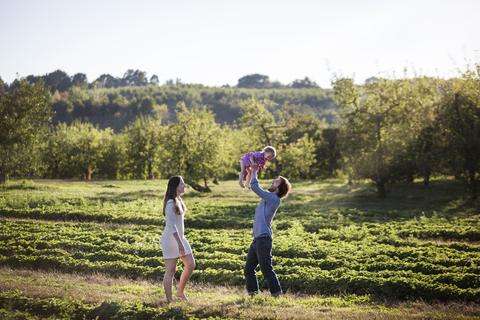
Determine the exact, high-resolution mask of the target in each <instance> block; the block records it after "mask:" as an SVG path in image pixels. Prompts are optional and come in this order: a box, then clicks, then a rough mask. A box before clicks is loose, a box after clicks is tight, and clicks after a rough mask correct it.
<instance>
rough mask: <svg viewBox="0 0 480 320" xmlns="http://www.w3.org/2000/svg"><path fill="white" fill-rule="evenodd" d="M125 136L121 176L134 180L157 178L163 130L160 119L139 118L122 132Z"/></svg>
mask: <svg viewBox="0 0 480 320" xmlns="http://www.w3.org/2000/svg"><path fill="white" fill-rule="evenodd" d="M124 134H125V135H127V138H126V139H127V140H126V149H125V156H126V161H125V165H124V166H123V175H125V176H129V177H130V178H134V179H155V178H156V177H157V178H158V177H159V175H160V172H159V171H158V167H159V162H160V161H161V158H160V154H161V153H162V151H163V148H162V142H161V139H162V134H163V128H162V125H161V119H160V118H152V117H151V116H140V118H138V119H137V120H136V121H135V122H133V123H132V124H131V125H130V126H128V127H127V128H126V129H125V130H124Z"/></svg>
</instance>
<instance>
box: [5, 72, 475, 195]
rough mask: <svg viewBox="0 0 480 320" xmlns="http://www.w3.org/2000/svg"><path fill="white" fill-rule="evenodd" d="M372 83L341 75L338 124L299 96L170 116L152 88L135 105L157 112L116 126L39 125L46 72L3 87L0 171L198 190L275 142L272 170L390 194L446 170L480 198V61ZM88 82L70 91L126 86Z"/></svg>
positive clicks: (100, 93) (178, 109) (45, 105)
mask: <svg viewBox="0 0 480 320" xmlns="http://www.w3.org/2000/svg"><path fill="white" fill-rule="evenodd" d="M370 80H371V81H368V82H366V83H365V84H363V85H356V84H354V81H353V79H350V78H340V77H338V78H334V79H333V82H332V84H333V90H332V91H333V92H334V96H333V98H334V101H335V103H336V105H338V106H339V110H340V111H339V114H338V119H339V122H338V123H333V124H330V123H327V122H326V121H325V120H324V119H322V120H319V118H318V117H317V116H315V115H313V114H311V113H307V112H301V110H300V108H301V105H300V104H292V103H289V102H288V101H287V100H285V102H284V103H283V104H282V105H281V106H280V107H279V106H278V103H277V102H276V101H275V100H273V99H268V98H258V97H257V96H254V97H249V96H248V95H246V96H245V97H244V98H243V99H238V114H239V116H238V117H237V118H236V120H235V121H232V122H231V123H223V124H221V123H220V122H219V121H218V119H217V118H216V114H215V112H214V111H213V110H212V108H208V107H206V106H201V105H193V103H191V102H190V104H188V102H189V101H188V100H187V101H179V102H177V103H176V105H175V108H174V112H175V116H174V117H170V115H169V113H168V112H165V110H168V108H169V106H168V105H167V106H166V107H165V106H163V107H162V106H161V105H158V104H157V100H156V98H157V96H156V95H153V96H155V98H153V96H150V97H151V98H152V99H151V100H150V102H144V100H146V99H149V98H146V96H144V98H142V100H141V101H139V102H138V100H137V102H138V104H137V105H136V108H138V110H143V111H145V110H150V112H145V113H144V112H143V111H140V112H139V113H138V116H137V118H136V119H135V120H134V121H132V122H130V123H129V124H128V125H126V126H125V127H124V128H123V129H122V130H121V131H120V132H115V131H114V130H113V129H111V128H99V127H98V126H96V125H93V124H92V123H89V122H82V121H80V120H78V119H77V120H74V121H72V122H71V123H70V124H67V123H65V122H59V123H58V124H57V125H56V126H53V125H49V126H40V125H41V124H42V123H45V122H46V121H47V122H48V120H49V118H50V119H51V117H52V111H51V109H52V107H51V106H50V104H49V103H50V101H51V100H50V99H52V97H53V96H54V95H55V93H54V94H53V95H52V94H51V93H50V92H49V91H48V90H47V89H45V87H44V84H43V80H40V81H39V82H38V83H36V84H32V83H28V81H26V80H25V79H22V80H20V81H19V84H18V88H17V89H15V90H14V91H13V92H12V91H10V92H6V91H4V92H2V98H1V102H0V103H1V113H2V119H1V120H0V121H2V123H1V127H2V129H1V134H2V136H1V137H0V138H1V141H2V142H1V144H2V145H1V147H2V150H3V152H2V164H1V165H2V173H1V178H2V180H3V181H5V177H6V174H7V172H8V174H9V175H11V176H22V175H29V176H38V177H43V178H70V179H72V178H73V179H81V178H83V177H84V176H86V175H88V169H89V168H92V174H93V177H95V178H108V179H153V178H166V177H169V176H171V175H173V174H182V175H183V176H184V177H185V180H186V181H187V182H188V183H189V184H190V185H191V186H192V187H193V188H195V189H196V190H199V191H209V185H208V184H209V183H210V182H215V181H217V180H218V179H233V178H236V177H237V173H238V168H237V167H238V162H239V159H240V157H241V156H242V155H243V154H244V153H245V152H246V151H252V150H253V151H256V150H260V149H261V148H262V147H263V146H265V145H273V146H274V147H275V148H277V150H278V156H277V158H276V159H275V160H274V161H272V163H271V164H269V167H268V170H267V172H266V173H265V175H266V176H272V177H273V176H275V175H277V174H282V175H285V176H287V177H288V178H290V179H305V178H334V177H338V176H339V175H345V176H346V177H348V179H349V181H353V180H359V179H370V180H371V181H372V182H374V183H375V185H376V188H377V192H378V194H379V196H381V197H385V196H386V194H387V192H386V185H388V184H389V183H394V182H398V181H413V179H414V178H415V177H423V179H424V184H425V185H426V186H428V183H429V179H430V177H431V175H445V176H453V177H455V178H456V179H458V180H459V181H462V182H463V183H464V185H465V186H466V187H467V189H468V193H469V195H470V197H471V199H474V200H475V199H477V197H478V184H479V180H480V143H479V141H480V139H479V138H480V106H479V101H480V93H479V92H480V65H479V64H475V65H473V66H471V65H470V66H467V70H466V71H463V72H461V74H460V76H459V77H457V78H452V79H448V80H444V79H439V78H432V77H423V76H414V77H407V76H406V75H405V76H404V77H403V78H400V79H398V78H388V77H385V78H375V79H370ZM154 88H155V87H153V86H150V87H149V86H148V85H146V86H143V87H142V88H141V89H143V90H147V91H149V90H150V91H151V92H153V91H154ZM182 88H184V89H185V87H182ZM127 89H129V90H133V89H134V88H123V89H122V90H125V91H121V94H122V97H123V98H124V99H126V100H127V101H132V100H133V98H134V97H132V98H131V96H129V94H133V93H134V92H137V91H136V90H140V89H139V88H135V90H133V91H128V90H127ZM69 90H70V89H69ZM82 90H84V89H81V88H78V87H75V89H73V90H71V91H68V94H69V95H70V96H73V95H75V94H77V95H81V94H84V95H85V94H87V95H88V97H89V98H88V100H89V101H102V99H109V100H110V98H109V95H108V94H109V93H110V94H113V92H115V91H111V92H109V91H108V90H119V88H116V89H115V88H110V89H105V88H103V89H101V90H97V91H95V90H91V91H88V92H87V91H82ZM236 90H241V89H236ZM249 90H253V89H249ZM257 90H258V89H257ZM304 90H307V91H308V90H318V89H304ZM258 91H260V92H261V90H258ZM286 91H288V90H286ZM300 91H301V90H300ZM118 97H119V96H117V98H118ZM290 98H291V100H294V99H295V97H294V96H293V97H290ZM129 99H130V100H129ZM78 100H80V101H86V99H82V98H79V99H78ZM159 106H160V107H159ZM128 108H132V104H131V103H130V104H129V105H128ZM142 108H144V109H142ZM149 108H153V110H154V111H155V112H154V113H152V112H151V109H149ZM20 110H25V111H22V112H20ZM165 117H167V119H165Z"/></svg>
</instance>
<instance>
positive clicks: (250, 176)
mask: <svg viewBox="0 0 480 320" xmlns="http://www.w3.org/2000/svg"><path fill="white" fill-rule="evenodd" d="M246 169H247V183H245V186H246V187H247V188H248V189H250V180H251V179H252V170H250V167H247V168H246Z"/></svg>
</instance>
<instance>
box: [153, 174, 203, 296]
mask: <svg viewBox="0 0 480 320" xmlns="http://www.w3.org/2000/svg"><path fill="white" fill-rule="evenodd" d="M184 192H185V182H184V181H183V179H182V177H180V176H175V177H172V178H170V180H169V181H168V186H167V192H165V198H164V199H163V215H164V216H165V230H164V231H163V234H162V240H161V243H162V251H163V259H164V260H165V276H164V277H163V286H164V288H165V295H166V296H167V301H168V303H170V302H172V301H173V298H172V288H173V276H174V275H175V271H176V269H177V261H178V258H180V259H181V260H182V262H183V264H184V265H185V270H183V272H182V275H181V277H180V285H179V286H178V290H177V293H175V296H177V297H179V298H181V299H183V300H188V299H187V296H186V295H185V286H186V285H187V282H188V280H189V279H190V277H191V276H192V273H193V269H195V260H194V258H193V254H192V248H191V247H190V244H189V243H188V241H187V239H185V236H184V225H183V217H184V215H185V212H186V211H187V206H186V205H185V203H184V202H183V200H182V198H180V195H181V194H182V193H184Z"/></svg>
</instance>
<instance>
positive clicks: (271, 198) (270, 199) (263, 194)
mask: <svg viewBox="0 0 480 320" xmlns="http://www.w3.org/2000/svg"><path fill="white" fill-rule="evenodd" d="M250 169H251V170H252V180H251V181H250V187H251V188H252V191H253V192H255V193H256V194H257V196H259V197H260V198H262V199H263V200H265V201H266V202H267V203H275V202H278V200H279V199H280V198H279V197H278V196H277V195H276V194H275V193H270V192H267V191H264V190H263V189H262V188H260V186H259V185H258V178H257V172H258V164H250Z"/></svg>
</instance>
